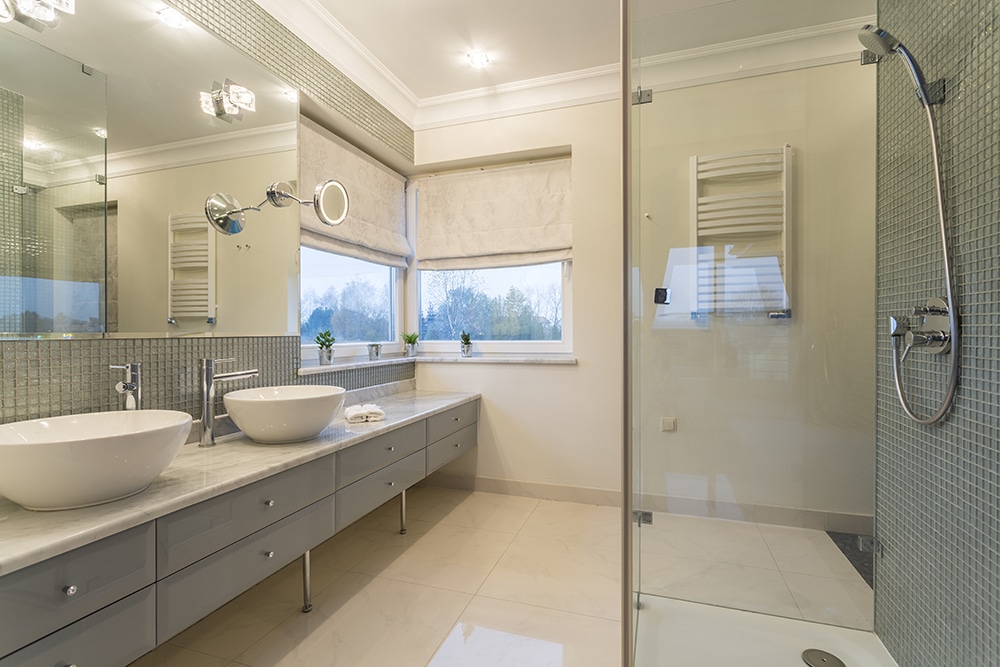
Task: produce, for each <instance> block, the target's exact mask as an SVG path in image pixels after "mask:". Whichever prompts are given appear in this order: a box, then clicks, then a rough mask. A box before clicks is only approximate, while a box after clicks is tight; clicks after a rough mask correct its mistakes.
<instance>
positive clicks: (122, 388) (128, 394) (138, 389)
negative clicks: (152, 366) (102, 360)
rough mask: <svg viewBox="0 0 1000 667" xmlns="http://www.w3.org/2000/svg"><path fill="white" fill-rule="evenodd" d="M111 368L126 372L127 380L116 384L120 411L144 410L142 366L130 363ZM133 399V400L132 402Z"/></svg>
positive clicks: (111, 367)
mask: <svg viewBox="0 0 1000 667" xmlns="http://www.w3.org/2000/svg"><path fill="white" fill-rule="evenodd" d="M109 368H110V369H111V370H113V371H125V379H124V380H122V381H121V382H118V383H117V384H115V391H117V392H118V396H119V402H120V406H119V407H120V409H122V410H141V409H142V364H141V363H130V364H123V365H121V366H116V365H112V366H109ZM130 399H131V400H130Z"/></svg>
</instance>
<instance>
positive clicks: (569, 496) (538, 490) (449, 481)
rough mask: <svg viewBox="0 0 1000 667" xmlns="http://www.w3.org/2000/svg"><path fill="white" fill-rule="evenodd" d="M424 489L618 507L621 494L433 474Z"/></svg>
mask: <svg viewBox="0 0 1000 667" xmlns="http://www.w3.org/2000/svg"><path fill="white" fill-rule="evenodd" d="M423 484H425V485H427V486H443V487H446V488H449V489H464V490H466V491H482V492H483V493H502V494H504V495H508V496H524V497H526V498H540V499H542V500H562V501H566V502H573V503H586V504H588V505H605V506H609V507H621V505H622V494H621V492H620V491H613V490H610V489H590V488H585V487H580V486H565V485H562V484H544V483H541V482H518V481H514V480H509V479H495V478H492V477H469V476H468V475H454V474H448V473H444V472H435V473H432V474H431V475H430V476H428V477H427V479H425V480H424V481H423Z"/></svg>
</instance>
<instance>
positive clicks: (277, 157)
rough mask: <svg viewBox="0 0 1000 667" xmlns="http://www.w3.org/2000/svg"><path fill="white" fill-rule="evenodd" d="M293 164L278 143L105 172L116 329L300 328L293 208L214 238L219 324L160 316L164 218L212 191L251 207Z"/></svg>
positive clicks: (199, 203) (191, 207)
mask: <svg viewBox="0 0 1000 667" xmlns="http://www.w3.org/2000/svg"><path fill="white" fill-rule="evenodd" d="M297 171H298V165H297V162H296V152H295V151H284V152H280V153H271V154H268V155H259V156H253V157H245V158H236V159H231V160H226V161H221V162H211V163H207V164H198V165H193V166H189V167H178V168H174V169H164V170H159V171H153V172H147V173H142V174H136V175H132V176H122V177H118V178H111V179H109V181H108V199H109V201H110V200H117V202H118V235H119V236H118V253H119V254H118V297H119V330H120V331H122V332H125V333H130V334H137V333H150V334H156V333H160V334H162V333H164V332H167V333H184V332H204V331H212V332H214V333H216V334H220V335H238V334H248V333H251V334H271V335H283V334H286V333H289V332H291V333H293V334H294V333H297V331H298V298H299V297H298V252H299V217H298V214H299V212H298V207H293V208H285V209H277V208H274V207H271V206H266V207H264V209H263V210H262V211H261V212H259V213H256V212H253V211H249V212H247V225H246V227H245V228H244V230H243V232H242V233H240V234H239V235H234V236H223V235H221V234H220V235H218V236H217V238H216V241H217V244H218V245H217V246H216V253H217V257H218V264H217V272H216V276H217V281H218V282H217V285H218V287H217V302H218V304H219V309H218V323H217V324H216V325H214V326H209V325H207V324H206V323H205V321H204V320H193V319H182V320H180V323H179V326H176V327H174V326H171V327H168V325H167V324H166V318H167V279H168V275H167V217H168V216H169V215H170V214H171V213H199V212H201V211H203V210H204V205H205V199H206V198H207V197H208V196H209V195H211V194H213V193H215V192H228V193H230V194H232V195H234V196H235V197H236V199H237V200H238V201H239V202H240V204H242V205H243V206H249V205H257V204H259V203H260V202H261V201H262V200H263V199H264V191H265V189H266V188H267V186H268V184H269V183H271V182H273V181H278V180H285V181H290V182H293V183H294V182H295V181H296V179H297Z"/></svg>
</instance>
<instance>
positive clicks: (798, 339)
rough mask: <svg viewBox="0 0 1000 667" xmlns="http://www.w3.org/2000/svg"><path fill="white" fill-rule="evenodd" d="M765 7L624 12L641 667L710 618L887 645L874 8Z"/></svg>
mask: <svg viewBox="0 0 1000 667" xmlns="http://www.w3.org/2000/svg"><path fill="white" fill-rule="evenodd" d="M759 4H760V3H755V2H754V1H753V0H735V1H734V2H727V3H709V2H671V3H664V2H650V1H648V0H646V1H636V2H632V3H630V4H629V6H627V7H625V8H623V17H624V19H625V20H624V21H623V23H624V24H625V26H627V27H626V29H625V30H624V32H625V35H626V39H625V40H624V41H625V43H626V44H625V46H624V47H623V62H624V63H626V65H625V66H626V67H628V66H629V64H631V68H630V70H631V81H630V83H629V84H628V87H627V89H625V90H624V93H625V94H626V95H627V98H628V99H627V100H626V101H625V103H624V104H623V115H624V117H625V118H627V119H628V123H626V128H625V141H626V149H625V161H624V162H625V167H626V169H625V190H624V192H625V193H626V199H627V202H626V206H625V210H626V214H627V226H628V230H627V232H626V234H625V247H626V255H628V257H627V259H626V264H625V267H624V269H625V272H626V281H627V282H628V287H627V290H626V310H627V313H626V315H627V320H628V321H627V325H626V331H627V334H626V336H627V342H628V345H626V349H627V352H626V364H627V366H628V372H627V373H626V410H627V417H626V429H627V433H626V440H627V442H628V447H629V453H628V455H627V456H626V459H625V461H626V465H628V466H629V469H628V470H627V472H626V478H627V481H628V484H627V486H630V487H631V488H629V489H627V490H628V491H629V492H630V493H628V494H627V497H626V504H627V505H629V507H627V508H626V512H627V516H628V519H629V520H630V522H631V524H630V525H631V536H630V542H631V544H630V545H627V546H626V549H625V552H624V553H625V558H626V561H627V562H626V566H625V567H624V568H623V570H624V573H625V575H626V577H627V579H626V582H631V586H630V587H629V592H630V595H627V596H625V597H628V598H629V599H628V601H627V602H626V603H624V606H623V614H626V615H624V616H623V619H625V621H626V622H625V625H626V627H627V628H628V629H627V631H626V641H625V643H626V644H627V645H628V646H626V648H625V654H626V656H627V659H631V658H634V662H633V664H636V665H653V664H663V662H662V661H663V660H664V659H665V658H666V656H667V655H668V653H667V647H666V644H665V643H666V642H667V641H668V638H669V637H670V636H671V633H670V632H665V631H664V628H663V626H662V624H663V623H668V624H669V623H670V622H671V620H670V619H674V620H676V619H678V618H681V617H684V618H689V617H691V616H692V615H697V614H698V613H701V611H703V610H708V611H710V612H713V613H714V612H715V611H716V610H720V609H721V610H725V611H726V612H732V613H743V614H763V615H768V616H772V617H781V618H787V619H794V620H797V621H800V622H813V623H822V624H829V625H836V626H841V627H848V628H856V629H864V630H870V629H871V628H872V624H873V602H872V600H873V595H874V593H873V582H872V573H871V571H870V570H871V566H870V561H871V559H870V555H868V556H867V557H866V556H865V555H863V554H859V553H857V552H858V549H857V544H858V539H857V537H858V536H867V535H872V534H873V522H874V518H873V514H874V509H873V506H874V453H873V446H874V445H873V443H874V382H875V376H874V358H875V337H874V333H873V332H874V331H875V322H874V312H875V306H874V294H875V289H874V280H875V173H874V170H875V131H876V128H875V71H874V70H875V68H874V67H863V66H861V65H860V63H859V59H858V55H859V53H860V51H861V49H860V46H859V45H858V43H857V41H856V38H855V36H854V35H855V34H856V32H857V29H858V28H859V27H860V26H861V25H863V24H864V23H865V22H867V19H870V18H871V15H872V14H874V12H875V8H874V3H873V2H848V3H832V4H834V5H837V6H836V7H831V6H830V5H831V3H812V2H809V3H801V2H796V1H795V0H789V1H788V2H787V3H786V4H787V5H788V6H787V7H786V9H787V11H784V12H780V13H775V14H774V15H773V16H772V15H764V14H763V13H762V12H760V8H759ZM772 4H773V3H772ZM779 4H780V3H779ZM849 40H854V41H853V42H850V41H849ZM852 558H853V559H854V560H855V561H856V562H852V560H851V559H852ZM658 661H659V662H658Z"/></svg>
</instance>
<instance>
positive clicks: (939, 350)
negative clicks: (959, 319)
mask: <svg viewBox="0 0 1000 667" xmlns="http://www.w3.org/2000/svg"><path fill="white" fill-rule="evenodd" d="M910 315H911V317H912V318H913V319H912V323H911V320H910V319H907V318H905V317H890V318H889V335H890V336H892V346H893V350H896V349H898V348H899V339H900V338H902V339H903V354H902V356H901V357H900V358H899V363H903V362H904V361H906V357H907V356H909V354H910V352H911V351H912V350H913V349H914V348H923V349H925V350H927V351H928V352H930V353H932V354H945V353H946V352H948V351H950V350H951V326H950V324H949V322H948V304H947V302H946V301H945V300H944V299H939V298H936V297H932V298H930V299H927V302H926V303H925V304H924V305H921V306H914V307H913V309H912V310H911V311H910Z"/></svg>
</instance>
